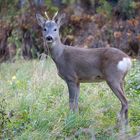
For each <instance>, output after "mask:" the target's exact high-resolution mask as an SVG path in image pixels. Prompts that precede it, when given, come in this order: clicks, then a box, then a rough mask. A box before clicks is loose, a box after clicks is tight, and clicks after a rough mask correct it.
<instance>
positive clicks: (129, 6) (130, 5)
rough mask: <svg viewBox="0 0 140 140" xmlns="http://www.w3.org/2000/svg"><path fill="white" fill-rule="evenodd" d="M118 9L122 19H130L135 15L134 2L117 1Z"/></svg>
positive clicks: (129, 0)
mask: <svg viewBox="0 0 140 140" xmlns="http://www.w3.org/2000/svg"><path fill="white" fill-rule="evenodd" d="M118 9H119V12H120V15H121V16H122V18H124V19H129V18H132V17H134V15H135V2H134V1H133V0H119V4H118Z"/></svg>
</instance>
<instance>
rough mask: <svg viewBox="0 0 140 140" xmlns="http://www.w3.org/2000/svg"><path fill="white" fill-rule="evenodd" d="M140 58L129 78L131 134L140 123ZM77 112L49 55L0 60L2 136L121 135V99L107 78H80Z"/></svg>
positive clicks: (47, 139)
mask: <svg viewBox="0 0 140 140" xmlns="http://www.w3.org/2000/svg"><path fill="white" fill-rule="evenodd" d="M139 74H140V63H139V62H136V61H135V62H134V64H133V68H132V69H131V71H130V73H129V75H128V76H127V79H126V81H127V82H126V93H127V97H128V100H129V122H130V128H129V129H128V136H129V137H130V136H133V135H135V134H136V133H137V132H138V131H139V128H138V127H139V126H140V109H139V108H140V87H139V85H140V81H139V79H138V77H139ZM79 107H80V110H79V113H78V114H74V113H71V112H69V105H68V91H67V87H66V84H65V83H64V81H63V80H61V79H60V78H59V77H58V75H57V71H56V68H55V66H54V64H53V62H52V61H51V60H49V59H48V60H47V61H45V60H41V61H38V60H33V61H23V60H18V61H16V62H15V63H3V64H1V65H0V124H2V125H0V139H4V140H7V139H11V140H12V139H14V140H31V139H32V140H56V139H58V140H63V139H64V138H71V139H72V140H85V139H87V140H88V139H89V140H90V139H91V137H92V136H94V134H95V136H96V139H97V140H117V138H118V136H119V131H118V130H117V129H115V127H114V126H115V124H116V114H117V113H118V111H119V109H120V102H119V101H118V99H117V98H116V97H115V95H114V94H113V93H112V91H110V89H109V88H108V86H107V85H106V84H105V83H93V84H82V85H81V93H80V100H79Z"/></svg>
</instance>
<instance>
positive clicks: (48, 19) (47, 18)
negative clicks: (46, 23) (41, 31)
mask: <svg viewBox="0 0 140 140" xmlns="http://www.w3.org/2000/svg"><path fill="white" fill-rule="evenodd" d="M45 16H46V18H47V19H48V20H50V18H49V16H48V14H47V12H46V11H45Z"/></svg>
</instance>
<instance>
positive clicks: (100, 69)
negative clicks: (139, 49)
mask: <svg viewBox="0 0 140 140" xmlns="http://www.w3.org/2000/svg"><path fill="white" fill-rule="evenodd" d="M56 15H57V14H55V16H54V17H53V18H52V19H51V20H50V19H49V17H48V16H47V18H48V19H45V18H44V17H42V16H41V15H40V14H36V18H37V21H38V24H39V25H40V26H41V27H42V33H43V38H44V41H45V42H46V43H47V46H48V49H49V51H50V55H51V58H52V59H53V61H54V63H55V64H56V67H57V69H58V74H59V76H60V77H61V78H62V79H63V80H65V82H66V83H67V86H68V90H69V105H70V110H72V111H78V97H79V86H80V83H81V82H94V81H95V82H96V81H97V82H98V81H102V80H105V81H106V82H107V84H108V85H109V87H110V88H111V90H112V91H113V92H114V93H115V95H116V96H117V98H118V99H119V100H120V102H121V105H122V107H121V111H120V113H119V120H120V121H122V120H124V121H125V123H126V124H127V119H128V102H127V99H126V97H125V95H124V78H125V76H126V74H127V72H128V70H129V69H130V67H131V59H130V58H129V57H128V55H126V54H125V53H123V52H122V51H121V50H118V49H116V48H109V47H105V48H93V49H86V48H78V47H72V46H67V45H64V44H62V42H61V40H60V36H59V28H60V25H61V23H62V18H64V14H62V15H61V16H60V17H59V18H58V19H57V21H55V17H56ZM124 121H123V122H124Z"/></svg>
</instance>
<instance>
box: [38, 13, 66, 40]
mask: <svg viewBox="0 0 140 140" xmlns="http://www.w3.org/2000/svg"><path fill="white" fill-rule="evenodd" d="M57 14H58V12H56V13H55V15H54V16H53V18H52V19H50V18H49V17H48V15H47V13H45V15H46V17H47V19H46V18H44V17H42V16H41V15H40V14H36V19H37V21H38V24H39V25H40V26H41V28H42V33H43V37H44V39H45V40H46V42H47V43H53V42H54V41H56V40H58V39H59V28H60V26H61V24H62V22H61V21H62V18H64V16H65V14H62V15H61V16H60V17H59V18H57V19H56V17H57Z"/></svg>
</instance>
